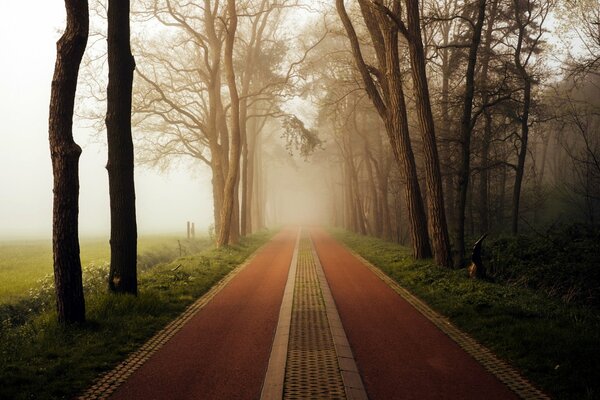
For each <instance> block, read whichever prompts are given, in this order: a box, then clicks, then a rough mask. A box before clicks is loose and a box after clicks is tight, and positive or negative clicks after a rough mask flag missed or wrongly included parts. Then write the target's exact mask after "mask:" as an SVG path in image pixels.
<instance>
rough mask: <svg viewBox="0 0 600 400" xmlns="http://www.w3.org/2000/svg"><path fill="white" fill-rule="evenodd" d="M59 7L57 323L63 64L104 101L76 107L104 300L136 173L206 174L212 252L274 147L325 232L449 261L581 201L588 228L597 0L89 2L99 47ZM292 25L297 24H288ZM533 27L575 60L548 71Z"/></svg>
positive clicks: (124, 273) (66, 99) (68, 127)
mask: <svg viewBox="0 0 600 400" xmlns="http://www.w3.org/2000/svg"><path fill="white" fill-rule="evenodd" d="M65 5H66V8H67V27H66V30H65V32H64V35H63V37H62V38H61V39H60V40H59V42H58V44H57V61H56V68H55V76H54V78H53V84H52V98H51V104H50V124H49V127H50V128H49V131H50V146H51V153H52V159H53V170H54V196H55V197H54V222H53V243H54V265H55V280H56V290H57V299H58V310H59V319H60V320H61V321H63V322H74V321H82V320H83V319H84V300H83V292H82V289H81V265H80V261H79V248H78V232H77V209H78V206H77V203H78V181H77V180H78V173H77V161H78V158H79V155H80V153H81V149H80V148H79V146H77V144H75V143H74V141H73V136H72V119H73V112H74V108H75V106H76V104H75V99H76V97H75V92H76V89H77V81H78V73H79V69H80V65H82V66H83V67H82V68H83V74H82V76H81V77H80V83H85V85H80V86H81V87H80V88H79V89H80V92H81V93H84V96H85V95H87V96H88V97H93V98H94V99H95V100H103V101H104V100H106V105H107V111H106V113H105V114H104V115H103V116H100V115H99V114H98V112H97V107H96V108H94V110H93V112H92V113H91V114H94V112H95V113H96V114H95V115H94V117H95V118H96V121H100V122H101V123H100V124H99V125H100V126H101V127H102V129H104V127H105V128H106V133H107V143H108V163H107V169H108V173H109V191H110V200H111V202H110V207H111V239H110V243H111V266H110V268H111V270H110V280H109V288H110V290H111V291H114V292H125V293H132V294H135V293H137V276H136V265H135V264H136V240H137V239H136V236H137V233H136V219H135V193H134V186H133V178H134V175H133V171H134V162H141V163H145V164H148V165H152V166H155V167H158V168H167V167H169V166H173V165H177V163H178V162H180V161H181V160H182V159H188V160H193V161H194V162H197V163H199V164H203V165H205V166H206V167H207V168H209V169H210V171H211V175H212V179H211V186H212V194H213V210H212V214H213V217H214V221H215V237H216V242H217V245H218V246H226V245H229V244H234V243H237V242H238V241H239V240H240V237H242V236H244V235H247V234H249V233H252V232H254V231H256V230H258V229H261V228H263V227H264V226H265V224H266V219H267V214H268V210H267V209H266V208H265V207H266V204H268V196H269V194H268V189H269V184H270V183H269V179H268V176H269V174H268V171H267V169H268V168H267V167H266V166H267V165H269V166H270V167H271V168H272V167H273V165H274V164H273V163H269V160H273V159H277V157H282V155H281V154H280V153H279V152H278V151H275V150H273V148H272V147H270V146H271V145H272V142H273V137H274V136H279V137H280V138H281V140H283V141H284V142H285V143H286V145H287V148H288V150H289V151H293V152H298V153H300V154H301V155H302V156H304V157H307V156H308V155H310V154H312V156H311V162H312V163H314V164H318V165H322V166H323V168H324V173H323V176H324V179H326V180H327V182H330V183H331V185H329V186H330V187H329V199H328V200H326V199H321V201H328V202H329V203H330V204H331V207H330V208H331V212H330V216H331V222H332V223H333V224H335V225H341V226H344V227H346V228H347V229H351V230H354V231H356V232H360V233H363V234H369V235H375V236H379V237H382V238H386V239H395V240H397V241H399V242H403V243H406V244H408V245H410V246H411V248H412V252H413V255H414V256H415V257H416V258H429V257H433V258H434V259H435V262H436V263H437V264H438V265H440V266H444V267H453V266H454V267H457V266H463V265H464V263H465V261H466V258H467V251H466V243H467V242H468V241H469V238H470V237H472V236H480V235H482V234H484V233H487V232H510V233H512V234H516V233H518V232H519V231H520V230H522V229H523V224H526V225H527V226H529V225H530V224H532V225H535V224H537V223H541V222H542V220H544V219H545V220H546V222H548V220H549V219H551V218H550V217H548V214H551V212H549V211H544V209H551V208H552V207H555V208H556V209H558V210H560V212H564V213H565V215H566V216H565V217H564V219H567V220H568V219H569V218H571V217H572V216H574V215H575V214H576V213H574V212H573V211H571V210H569V207H571V206H572V207H579V208H581V210H580V211H581V212H579V213H578V215H580V216H582V218H583V219H584V220H587V221H589V222H591V223H597V221H598V216H599V213H600V211H599V210H600V207H599V206H600V196H599V194H598V188H599V187H600V185H598V183H600V166H599V164H598V159H600V156H599V154H600V135H599V134H598V128H599V125H600V119H599V117H598V116H599V115H600V113H598V107H600V104H599V102H598V100H597V99H598V91H599V89H598V88H599V85H600V74H599V71H600V62H599V61H598V60H599V57H600V35H599V34H598V26H599V25H598V23H599V21H600V19H599V18H600V11H598V10H600V7H598V2H597V0H427V1H424V2H419V1H416V0H385V1H384V0H356V1H343V0H336V1H335V2H331V3H330V4H324V5H319V6H317V5H315V4H313V3H312V2H303V1H301V0H244V1H232V0H226V1H225V0H222V1H218V0H199V1H197V2H182V1H178V0H136V1H134V2H131V5H130V2H129V1H126V2H124V1H120V2H117V1H114V0H111V1H109V2H108V8H106V9H105V8H104V5H103V4H102V3H100V2H98V1H96V0H94V1H93V2H92V4H91V5H92V7H91V10H92V12H93V16H94V17H102V18H94V21H96V22H97V21H101V23H102V24H103V25H102V26H101V27H95V26H94V27H93V35H99V36H100V37H101V38H102V39H106V43H107V47H106V48H103V47H102V46H100V48H99V49H98V48H97V46H98V43H102V42H104V41H95V42H94V43H92V44H91V45H90V46H88V48H87V50H85V49H86V43H87V41H88V34H89V30H90V14H89V9H88V4H87V2H75V1H72V0H65ZM130 7H131V9H130ZM295 16H303V17H302V18H306V19H310V20H311V21H312V22H311V23H309V24H308V26H309V28H307V29H305V30H303V31H300V30H294V28H290V26H291V21H293V20H294V17H295ZM551 16H554V21H555V22H553V24H554V26H551V24H550V20H551V18H550V17H551ZM104 21H105V22H106V23H104ZM132 23H133V24H132ZM130 24H132V25H131V27H132V28H133V29H130ZM557 24H558V25H560V26H559V27H557V26H556V25H557ZM550 28H552V29H553V31H554V32H557V31H559V29H562V32H565V34H566V32H568V33H569V34H571V35H575V36H576V38H577V42H578V43H581V44H582V47H581V50H577V51H575V50H573V51H570V52H567V54H566V55H564V56H562V58H560V60H558V61H556V63H557V64H556V65H552V63H550V62H548V61H547V59H548V56H549V55H550V54H551V52H552V51H553V47H552V46H554V49H556V48H557V46H559V45H557V44H552V43H550V42H549V34H550V33H549V29H550ZM563 47H564V46H563ZM131 48H133V50H134V55H135V60H134V58H133V56H132V52H131ZM84 52H85V54H84ZM104 53H105V54H104ZM557 59H558V57H557ZM104 60H107V64H106V65H107V68H108V74H107V75H108V79H107V80H105V78H104V75H103V73H104V72H106V71H104V68H105V67H104ZM557 65H558V66H557ZM134 77H135V84H134V83H133V80H134ZM99 88H100V89H101V90H99ZM104 88H106V89H104ZM99 92H101V93H100V94H99ZM297 98H304V99H305V100H307V101H311V102H312V104H314V105H315V107H314V108H315V111H316V114H317V118H316V119H315V121H307V120H306V119H305V118H306V117H305V116H302V115H299V114H298V113H297V110H296V109H295V108H294V106H293V105H292V103H293V102H294V99H297ZM290 100H291V101H290ZM96 103H97V101H96V102H94V104H96ZM102 118H104V120H102ZM132 127H133V131H134V134H133V135H132ZM134 147H135V151H134ZM267 163H268V164H267ZM561 202H562V203H561ZM550 203H552V204H550ZM558 203H560V204H558ZM557 204H558V205H557ZM524 215H525V217H524ZM550 222H551V221H550Z"/></svg>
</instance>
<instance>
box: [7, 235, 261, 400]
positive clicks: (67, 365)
mask: <svg viewBox="0 0 600 400" xmlns="http://www.w3.org/2000/svg"><path fill="white" fill-rule="evenodd" d="M271 235H272V232H268V231H263V232H260V233H255V234H253V235H250V236H248V237H245V238H243V239H242V240H241V243H240V244H239V245H236V246H229V247H224V248H221V249H217V248H215V247H214V246H213V245H212V243H211V242H210V241H209V240H208V239H207V238H205V239H201V240H195V241H191V242H187V241H183V240H182V241H181V243H182V245H184V246H187V249H188V252H187V255H184V256H182V257H179V256H178V255H179V248H178V245H177V240H176V239H175V238H164V237H163V238H158V237H157V238H142V240H140V252H139V253H140V256H139V257H138V265H139V266H140V267H139V271H140V273H139V276H138V279H139V289H140V290H139V294H138V296H136V297H134V296H129V295H114V294H109V293H108V291H107V288H106V285H105V278H106V274H104V275H102V274H99V275H98V274H95V272H97V271H96V270H94V268H87V270H84V290H85V291H86V292H85V293H86V299H85V303H86V319H87V322H86V323H83V324H75V325H72V326H67V327H64V326H61V325H59V324H58V323H57V318H56V312H55V310H54V306H53V304H52V301H50V300H49V298H50V297H51V296H52V288H49V287H48V285H42V290H41V291H42V292H43V295H42V297H43V298H44V299H45V303H44V304H48V303H50V305H49V306H46V307H41V308H39V310H36V311H33V312H31V311H23V312H22V313H21V312H19V310H18V309H17V307H19V304H14V305H10V306H8V305H7V306H8V307H5V308H7V309H8V310H7V311H8V314H7V316H8V317H7V318H5V319H3V318H2V313H1V311H2V307H1V306H2V305H0V360H1V362H0V382H1V383H2V384H0V399H14V400H20V399H23V400H29V399H36V400H50V399H71V398H74V397H75V396H76V395H77V394H78V393H81V392H82V391H83V390H85V389H86V388H87V387H89V386H90V385H91V383H92V382H93V380H94V379H95V378H97V377H98V376H99V375H100V374H102V373H103V372H105V371H108V370H110V369H112V368H114V366H116V365H117V364H118V363H119V362H121V361H122V360H123V359H125V358H126V357H127V356H128V354H130V353H131V352H132V351H134V350H136V349H137V348H139V346H141V345H142V344H143V343H144V342H145V341H146V340H148V339H149V338H150V337H151V336H152V335H153V334H154V333H155V332H156V331H158V330H160V329H161V328H163V327H164V326H165V325H166V324H167V323H169V321H171V320H172V319H173V318H175V317H177V316H178V315H179V314H180V313H181V312H182V311H183V310H184V309H185V307H187V306H188V305H189V304H190V303H192V302H193V301H194V300H196V299H197V298H198V297H200V296H202V295H203V294H204V293H206V292H207V291H208V290H209V289H210V288H211V287H212V286H213V285H214V284H215V283H216V282H218V281H219V280H220V279H222V278H223V277H224V276H225V275H226V274H227V273H229V272H230V271H231V270H232V269H233V268H235V267H236V266H237V265H239V264H240V263H242V262H243V261H244V260H245V259H246V258H247V257H248V256H249V255H250V254H252V253H253V252H254V251H255V250H256V249H257V248H258V247H260V246H261V245H263V244H264V243H265V242H267V241H268V240H269V239H270V237H271ZM94 243H96V244H95V245H94ZM39 247H41V246H40V244H38V245H37V247H36V246H32V247H29V248H28V247H26V246H24V244H23V248H24V251H25V256H26V257H23V258H25V259H28V260H29V264H28V263H26V262H23V264H22V265H25V266H26V267H27V266H28V265H30V267H29V274H30V275H27V274H25V273H23V274H22V275H21V276H28V277H29V279H30V283H31V284H35V283H34V282H35V276H40V274H41V275H44V274H45V273H46V272H47V271H48V270H49V268H50V267H46V268H43V267H42V268H41V270H42V271H41V272H40V271H39V269H40V267H39V264H40V260H41V262H43V261H44V257H43V254H44V251H43V248H42V249H40V248H39ZM8 248H9V249H10V248H12V250H11V254H13V255H14V256H15V257H17V256H18V254H19V253H18V251H16V250H15V249H16V246H15V244H13V245H12V246H10V247H8ZM86 248H87V250H85V249H86ZM33 249H37V254H38V255H37V256H35V257H34V253H33V251H32V250H33ZM82 249H84V251H86V253H85V254H84V257H87V258H86V259H87V260H97V259H100V260H101V259H102V257H103V255H104V256H106V255H107V254H108V247H107V246H104V245H102V243H101V242H100V241H96V242H94V241H92V242H91V243H90V244H82ZM4 251H5V253H4V254H7V253H8V251H6V250H4ZM46 252H49V249H48V247H46ZM173 254H175V256H174V257H171V256H172V255H173ZM167 257H170V258H168V260H167V261H164V259H165V258H167ZM160 259H163V261H157V260H160ZM36 262H38V264H37V265H38V267H37V268H36V267H35V265H36ZM31 265H33V266H31ZM103 270H104V269H103ZM86 272H87V274H88V276H87V278H86ZM104 272H105V270H104ZM16 276H18V275H16ZM22 279H23V280H24V279H25V278H22ZM44 288H45V289H44ZM38 292H40V290H39V289H38ZM19 302H20V303H27V299H26V298H24V299H22V300H20V301H19ZM24 307H25V308H27V307H29V305H28V304H25V305H24ZM11 310H12V311H11ZM15 310H16V311H15ZM11 312H12V314H15V313H16V314H17V315H16V316H14V315H9V314H11ZM21 314H26V315H25V316H24V317H23V318H20V317H21ZM13 317H14V318H13Z"/></svg>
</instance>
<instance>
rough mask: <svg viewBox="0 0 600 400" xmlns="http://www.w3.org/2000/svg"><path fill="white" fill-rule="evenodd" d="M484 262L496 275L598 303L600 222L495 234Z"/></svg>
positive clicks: (565, 298) (567, 299) (502, 279)
mask: <svg viewBox="0 0 600 400" xmlns="http://www.w3.org/2000/svg"><path fill="white" fill-rule="evenodd" d="M483 259H484V263H485V264H486V266H487V267H488V270H489V273H490V275H491V276H492V277H493V278H494V279H495V280H497V281H500V282H506V283H510V284H513V285H517V286H521V287H528V288H532V289H535V290H540V291H543V292H544V293H545V294H547V295H548V296H551V297H557V298H560V299H562V300H563V301H564V302H566V303H576V304H582V305H588V306H593V307H596V308H597V307H600V228H598V227H590V226H584V225H572V226H569V227H563V228H560V229H552V230H549V231H548V232H546V233H545V234H544V235H541V234H538V235H536V236H533V235H519V236H511V237H500V238H497V239H491V240H489V241H487V242H486V243H485V244H484V254H483Z"/></svg>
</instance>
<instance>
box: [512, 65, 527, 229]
mask: <svg viewBox="0 0 600 400" xmlns="http://www.w3.org/2000/svg"><path fill="white" fill-rule="evenodd" d="M524 84H525V87H524V88H523V113H522V114H521V117H520V118H519V119H520V123H521V138H520V141H521V145H520V146H519V155H518V159H517V168H516V170H515V186H514V188H513V200H512V207H513V209H512V220H511V232H512V234H513V235H516V234H517V233H518V231H519V207H520V203H521V186H522V185H523V176H524V175H525V160H526V158H527V141H528V139H529V108H530V106H531V82H530V80H529V76H527V77H526V78H525V82H524Z"/></svg>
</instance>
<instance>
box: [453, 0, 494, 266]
mask: <svg viewBox="0 0 600 400" xmlns="http://www.w3.org/2000/svg"><path fill="white" fill-rule="evenodd" d="M486 1H487V0H479V7H478V11H477V13H478V14H477V21H476V22H475V24H474V26H473V35H472V37H471V43H470V46H469V60H468V62H467V72H466V83H465V95H464V100H463V112H462V117H461V121H460V145H461V147H460V155H461V157H460V164H459V169H458V210H457V211H456V215H457V221H456V222H457V223H456V238H455V246H456V249H455V250H456V258H455V259H454V263H455V266H457V267H459V266H462V264H463V262H464V260H465V208H466V206H467V192H468V190H469V177H470V175H471V134H472V132H473V126H474V122H475V121H474V120H473V116H472V112H473V97H474V96H475V66H476V64H477V53H478V50H479V44H480V42H481V31H482V29H483V21H484V19H485V7H486Z"/></svg>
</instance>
